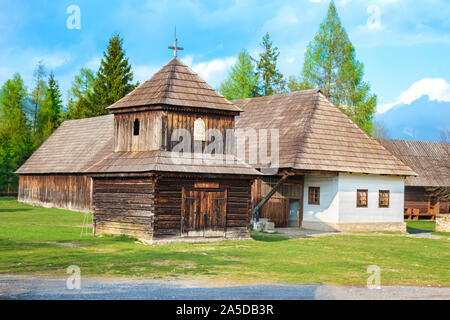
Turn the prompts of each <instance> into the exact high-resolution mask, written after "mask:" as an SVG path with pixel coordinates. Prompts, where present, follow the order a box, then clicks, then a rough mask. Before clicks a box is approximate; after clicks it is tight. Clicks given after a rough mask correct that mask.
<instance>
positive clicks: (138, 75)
mask: <svg viewBox="0 0 450 320" xmlns="http://www.w3.org/2000/svg"><path fill="white" fill-rule="evenodd" d="M159 69H160V67H156V66H151V65H138V66H136V67H134V68H133V74H134V81H139V82H140V83H141V84H142V83H144V82H145V81H147V80H148V79H150V78H151V77H152V76H153V74H155V72H156V71H158V70H159Z"/></svg>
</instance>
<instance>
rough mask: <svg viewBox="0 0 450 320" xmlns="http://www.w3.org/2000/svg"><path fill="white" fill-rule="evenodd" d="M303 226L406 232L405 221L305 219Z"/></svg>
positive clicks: (339, 229)
mask: <svg viewBox="0 0 450 320" xmlns="http://www.w3.org/2000/svg"><path fill="white" fill-rule="evenodd" d="M303 228H304V229H310V230H318V231H340V232H355V231H401V232H406V223H404V222H366V223H364V222H363V223H330V222H322V221H320V222H319V221H303Z"/></svg>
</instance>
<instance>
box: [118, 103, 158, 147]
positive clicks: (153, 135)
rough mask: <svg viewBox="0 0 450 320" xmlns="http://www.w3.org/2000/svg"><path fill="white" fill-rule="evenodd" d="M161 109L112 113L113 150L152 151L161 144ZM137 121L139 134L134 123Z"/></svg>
mask: <svg viewBox="0 0 450 320" xmlns="http://www.w3.org/2000/svg"><path fill="white" fill-rule="evenodd" d="M161 117H162V111H145V112H136V113H118V114H115V115H114V151H115V152H121V151H153V150H158V149H159V148H160V146H161V125H162V123H161ZM136 119H137V120H138V121H139V135H135V134H134V123H135V121H136Z"/></svg>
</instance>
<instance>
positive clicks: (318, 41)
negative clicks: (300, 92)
mask: <svg viewBox="0 0 450 320" xmlns="http://www.w3.org/2000/svg"><path fill="white" fill-rule="evenodd" d="M363 76H364V66H363V64H362V63H361V62H360V61H358V60H357V59H356V54H355V48H354V46H353V45H352V43H351V42H350V40H349V37H348V35H347V33H346V31H345V29H344V27H343V26H342V23H341V21H340V19H339V16H338V13H337V10H336V6H335V5H334V2H333V1H331V2H330V6H329V9H328V14H327V16H326V18H325V20H324V21H323V22H322V23H321V24H320V28H319V32H318V33H317V34H316V36H315V37H314V40H313V41H312V42H311V43H310V44H309V45H308V48H307V51H306V54H305V62H304V65H303V71H302V82H301V86H302V88H320V89H321V90H322V92H323V93H324V94H325V95H326V96H327V97H328V98H329V99H330V100H331V101H332V102H333V103H334V104H336V105H337V106H339V107H340V108H342V110H343V111H344V112H345V113H346V114H347V115H349V116H350V117H351V118H352V119H353V120H354V121H355V122H356V123H357V124H358V125H360V126H361V127H362V128H363V129H364V130H366V131H367V132H368V133H372V131H373V124H372V120H373V115H374V113H375V110H376V103H377V97H376V95H372V94H371V93H370V86H369V84H368V83H366V82H364V81H363Z"/></svg>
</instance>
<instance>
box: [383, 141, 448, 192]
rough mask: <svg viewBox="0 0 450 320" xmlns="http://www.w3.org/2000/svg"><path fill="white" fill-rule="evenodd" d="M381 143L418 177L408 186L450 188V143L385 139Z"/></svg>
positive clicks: (408, 183)
mask: <svg viewBox="0 0 450 320" xmlns="http://www.w3.org/2000/svg"><path fill="white" fill-rule="evenodd" d="M381 143H382V144H383V145H384V146H385V147H386V148H387V149H388V150H389V151H391V152H392V153H393V154H394V155H395V156H396V157H397V158H399V159H401V160H402V161H403V162H404V163H405V164H407V165H408V166H409V167H410V168H412V169H413V170H414V171H415V172H416V173H417V174H418V175H417V176H416V177H407V178H406V181H405V185H406V186H423V187H450V143H440V142H426V141H406V140H389V139H384V140H382V141H381Z"/></svg>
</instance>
